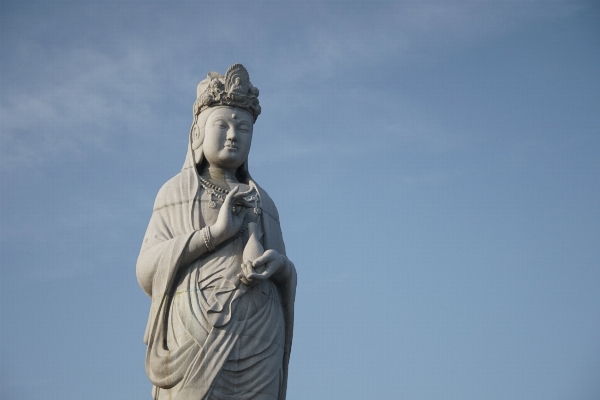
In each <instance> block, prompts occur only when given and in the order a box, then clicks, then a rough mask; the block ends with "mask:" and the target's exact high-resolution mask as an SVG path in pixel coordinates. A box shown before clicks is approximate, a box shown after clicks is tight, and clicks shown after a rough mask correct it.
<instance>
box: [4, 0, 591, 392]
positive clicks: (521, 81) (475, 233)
mask: <svg viewBox="0 0 600 400" xmlns="http://www.w3.org/2000/svg"><path fill="white" fill-rule="evenodd" d="M236 62H241V63H243V64H244V65H245V66H246V67H247V68H248V70H249V72H250V77H251V80H252V82H253V84H254V85H255V86H257V87H258V88H259V89H260V91H261V94H260V102H261V105H262V108H263V113H262V114H261V116H260V117H259V118H258V121H257V123H256V125H255V128H254V131H255V133H254V141H253V147H252V151H251V155H250V171H251V173H252V175H253V177H254V178H255V179H256V180H257V181H258V182H259V183H260V184H261V185H262V186H263V187H264V188H266V189H267V191H268V192H269V193H270V195H271V197H272V198H273V199H274V200H275V202H276V204H277V206H278V208H279V212H280V214H281V219H282V225H283V231H284V237H285V240H286V245H287V249H288V255H289V257H290V259H292V261H294V262H295V264H296V267H297V270H298V274H299V286H298V295H297V301H296V309H297V317H296V318H297V320H296V329H295V338H294V348H293V352H292V360H291V365H290V381H289V386H288V387H289V389H288V399H290V400H303V399H337V398H340V399H371V398H373V399H375V398H377V399H396V398H398V399H418V400H421V399H422V400H438V399H460V400H479V399H497V400H504V399H523V400H532V399H540V400H541V399H543V400H548V399H582V400H584V399H585V400H587V399H598V398H600V384H599V383H598V382H600V290H599V289H598V288H599V287H600V246H599V245H598V244H599V243H600V212H599V207H598V204H600V179H599V178H598V177H599V176H600V79H599V77H600V7H598V5H597V4H594V2H591V1H590V2H585V1H581V2H580V1H546V2H541V1H538V2H536V1H530V2H510V1H506V2H504V1H503V2H488V1H472V2H376V1H370V2H341V1H338V2H316V1H315V2H312V1H303V2H267V1H265V2H253V3H249V2H214V3H208V2H202V3H200V2H177V1H170V2H159V1H153V2H142V1H126V2H108V1H107V2H94V3H92V2H66V1H65V2H62V1H61V2H58V1H40V2H29V1H18V2H17V1H14V2H13V1H4V0H2V1H0V85H1V86H0V87H1V91H0V128H1V133H0V176H1V181H0V182H1V192H0V201H1V203H0V207H1V208H0V218H1V232H0V233H1V236H0V240H1V241H0V246H1V249H0V250H1V260H2V263H1V276H0V278H1V282H0V284H1V292H0V296H1V302H0V310H1V325H0V333H1V341H0V359H1V360H2V361H1V371H0V372H1V373H0V382H1V386H2V388H3V389H2V391H3V396H5V397H6V398H7V399H8V398H10V399H14V400H22V399H42V398H43V399H55V398H56V399H62V398H73V399H90V400H94V399H106V398H111V399H121V398H122V399H138V398H139V399H143V398H150V395H149V393H150V384H149V382H148V380H147V378H146V375H145V372H144V355H145V346H144V344H143V342H142V336H143V332H144V328H145V323H146V318H147V315H148V310H149V299H148V298H147V297H146V296H145V294H144V293H143V292H142V290H141V289H140V288H139V286H138V284H137V281H136V278H135V261H136V258H137V255H138V252H139V247H140V245H141V240H142V236H143V234H144V231H145V228H146V224H147V223H148V220H149V217H150V213H151V209H152V204H153V201H154V196H155V195H156V192H157V191H158V189H159V188H160V186H161V185H162V184H163V183H164V182H165V181H166V180H167V179H169V178H170V177H171V176H173V175H175V174H176V173H177V172H178V170H179V169H180V168H181V165H182V164H183V161H184V157H185V151H186V143H187V135H188V131H189V126H190V124H191V117H192V112H191V111H192V104H193V101H194V99H195V88H196V85H197V83H198V82H199V81H200V80H202V79H203V78H204V77H205V76H206V73H207V72H208V71H213V70H214V71H218V72H220V73H224V72H225V71H226V69H227V68H228V67H229V66H230V65H231V64H233V63H236Z"/></svg>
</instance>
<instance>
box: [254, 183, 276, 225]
mask: <svg viewBox="0 0 600 400" xmlns="http://www.w3.org/2000/svg"><path fill="white" fill-rule="evenodd" d="M255 184H256V182H255ZM256 187H257V188H258V191H259V193H260V202H261V205H262V210H263V211H264V213H265V214H267V215H268V216H270V217H271V218H273V219H275V220H276V221H277V222H279V212H278V211H277V207H276V206H275V202H274V201H273V199H271V196H269V193H267V191H266V190H265V189H263V188H262V187H261V186H260V185H258V184H256Z"/></svg>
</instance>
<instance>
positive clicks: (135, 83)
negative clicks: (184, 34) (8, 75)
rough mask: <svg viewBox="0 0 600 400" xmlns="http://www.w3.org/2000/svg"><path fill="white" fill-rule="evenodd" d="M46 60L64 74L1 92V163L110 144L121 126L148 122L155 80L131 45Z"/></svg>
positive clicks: (147, 59) (144, 56) (150, 67)
mask: <svg viewBox="0 0 600 400" xmlns="http://www.w3.org/2000/svg"><path fill="white" fill-rule="evenodd" d="M50 61H52V62H53V63H54V65H52V66H50V68H54V69H56V70H57V74H58V71H60V75H63V76H66V77H67V78H66V79H64V80H63V81H61V82H44V83H42V84H40V85H39V86H36V87H34V88H30V89H23V88H16V89H13V90H10V91H9V92H8V93H5V94H4V95H3V97H2V102H1V103H0V118H1V120H2V135H1V136H0V138H1V142H0V143H1V145H0V151H1V158H2V164H1V165H2V167H4V168H10V167H13V166H20V165H22V164H24V163H25V162H32V161H33V162H34V163H35V160H38V162H39V161H42V160H43V159H45V158H46V157H56V156H58V155H60V154H61V153H63V152H65V151H66V152H82V151H85V149H86V148H89V147H90V146H91V147H92V148H102V147H105V146H109V145H110V141H111V140H114V139H115V138H116V137H118V136H119V134H121V133H122V132H123V131H134V130H136V129H140V130H141V128H142V127H143V126H145V125H146V124H148V121H147V120H146V117H147V116H148V115H149V113H150V110H149V107H150V104H151V103H150V102H151V101H152V100H153V99H154V98H155V97H156V96H157V90H156V83H155V82H156V81H157V79H156V77H155V71H154V70H153V65H154V64H153V60H152V59H151V57H149V56H148V55H147V54H145V53H143V52H141V51H136V50H131V51H129V52H128V53H127V54H125V55H123V56H121V57H110V56H108V55H107V54H103V53H100V52H97V51H93V50H89V49H73V50H71V51H70V52H69V53H68V54H66V55H65V56H64V57H63V58H61V59H60V60H50ZM132 110H135V112H132Z"/></svg>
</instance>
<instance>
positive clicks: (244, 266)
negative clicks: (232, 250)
mask: <svg viewBox="0 0 600 400" xmlns="http://www.w3.org/2000/svg"><path fill="white" fill-rule="evenodd" d="M242 272H243V273H244V276H245V277H246V279H248V280H252V279H250V278H249V276H250V275H252V266H251V265H250V263H248V262H245V263H242Z"/></svg>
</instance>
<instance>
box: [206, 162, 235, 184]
mask: <svg viewBox="0 0 600 400" xmlns="http://www.w3.org/2000/svg"><path fill="white" fill-rule="evenodd" d="M201 176H202V177H203V178H204V179H206V180H208V181H210V182H212V183H214V184H215V185H217V186H221V187H223V186H224V188H227V187H229V188H233V187H234V186H236V185H238V184H239V181H238V180H237V178H236V176H235V171H233V170H229V169H223V168H218V167H211V166H209V167H208V168H206V169H205V170H204V171H202V174H201Z"/></svg>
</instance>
